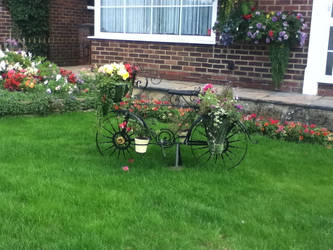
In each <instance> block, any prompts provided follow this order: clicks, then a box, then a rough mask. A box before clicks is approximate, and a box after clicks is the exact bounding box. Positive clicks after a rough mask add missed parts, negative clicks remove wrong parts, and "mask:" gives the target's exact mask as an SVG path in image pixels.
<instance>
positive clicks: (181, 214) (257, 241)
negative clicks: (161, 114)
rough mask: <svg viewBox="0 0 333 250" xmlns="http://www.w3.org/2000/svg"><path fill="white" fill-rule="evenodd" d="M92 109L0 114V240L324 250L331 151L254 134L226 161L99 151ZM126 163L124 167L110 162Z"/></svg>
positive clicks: (330, 236)
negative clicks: (244, 150)
mask: <svg viewBox="0 0 333 250" xmlns="http://www.w3.org/2000/svg"><path fill="white" fill-rule="evenodd" d="M95 129H96V119H95V116H94V114H93V113H73V114H62V115H52V116H48V117H18V118H15V117H11V118H2V119H0V138H1V144H0V159H1V161H0V249H172V250H173V249H320V250H322V249H333V185H332V183H333V150H332V149H327V148H325V147H323V146H318V145H310V144H296V143H287V142H283V141H274V140H270V139H267V138H263V137H256V139H257V140H258V142H259V143H258V144H255V145H250V146H249V152H248V155H247V157H246V159H245V160H244V161H243V162H242V164H241V165H240V166H239V167H238V168H236V169H234V170H232V171H221V170H220V169H219V168H218V167H217V166H214V165H211V164H207V165H202V166H198V165H194V162H193V161H191V155H190V154H189V153H190V152H189V151H186V150H184V153H183V155H184V159H183V160H184V168H183V169H182V170H181V171H174V170H171V169H170V168H169V166H171V165H172V164H173V163H174V154H172V152H168V153H169V154H168V158H167V159H163V158H162V156H161V154H160V150H159V149H158V148H157V147H155V148H153V147H151V148H149V150H150V151H149V152H148V153H147V154H146V155H139V156H137V155H136V156H134V158H135V162H134V163H133V164H129V163H128V162H127V159H121V160H118V159H116V158H111V157H101V156H100V155H99V153H98V152H97V149H96V146H95ZM124 165H129V167H130V171H129V172H124V171H123V170H122V166H124Z"/></svg>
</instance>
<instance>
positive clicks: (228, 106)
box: [198, 84, 242, 154]
mask: <svg viewBox="0 0 333 250" xmlns="http://www.w3.org/2000/svg"><path fill="white" fill-rule="evenodd" d="M198 105H199V109H200V113H201V114H202V115H203V124H204V125H205V130H206V135H207V138H208V145H209V146H210V151H211V152H214V153H218V154H221V153H222V151H223V149H224V145H223V143H224V142H225V138H226V136H227V134H228V133H229V132H230V130H231V129H232V127H233V125H234V123H235V122H237V121H239V119H240V117H241V114H240V109H242V106H241V105H237V102H236V100H235V99H234V98H233V94H232V91H231V89H230V88H225V89H224V90H223V92H222V93H220V94H218V93H217V90H215V89H214V88H213V85H212V84H206V85H205V86H204V88H203V90H202V92H201V93H200V94H199V99H198ZM217 148H218V149H217Z"/></svg>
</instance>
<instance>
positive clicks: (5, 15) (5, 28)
mask: <svg viewBox="0 0 333 250" xmlns="http://www.w3.org/2000/svg"><path fill="white" fill-rule="evenodd" d="M11 28H12V22H11V18H10V14H9V12H8V10H7V9H6V8H5V6H4V3H3V0H0V44H2V43H3V42H4V41H5V40H6V39H7V38H9V37H10V35H11V34H10V33H11Z"/></svg>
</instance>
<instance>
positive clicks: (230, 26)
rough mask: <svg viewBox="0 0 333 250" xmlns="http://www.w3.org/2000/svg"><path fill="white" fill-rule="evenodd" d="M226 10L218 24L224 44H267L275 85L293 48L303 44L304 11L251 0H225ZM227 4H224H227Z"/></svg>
mask: <svg viewBox="0 0 333 250" xmlns="http://www.w3.org/2000/svg"><path fill="white" fill-rule="evenodd" d="M221 2H222V8H221V9H222V11H221V12H220V13H219V17H218V22H217V23H216V24H215V26H214V28H215V30H217V31H218V32H220V41H221V43H222V44H223V45H224V46H228V45H231V44H232V43H234V42H236V41H247V42H251V43H253V44H265V45H267V46H268V47H269V58H270V61H271V65H272V66H271V72H272V81H273V83H274V85H275V89H279V88H280V86H281V83H282V82H283V79H284V75H285V71H286V67H287V65H288V61H289V57H290V50H291V48H293V47H295V46H296V45H299V46H300V47H303V46H304V44H305V42H306V39H307V34H306V33H305V32H304V30H305V29H306V28H307V25H306V23H305V20H304V17H303V15H302V14H301V13H293V12H287V11H284V12H282V11H277V12H274V11H272V12H264V11H261V10H258V9H256V7H255V5H254V2H253V1H251V0H243V1H235V0H221ZM223 7H224V8H223Z"/></svg>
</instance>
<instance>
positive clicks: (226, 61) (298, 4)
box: [92, 0, 325, 94]
mask: <svg viewBox="0 0 333 250" xmlns="http://www.w3.org/2000/svg"><path fill="white" fill-rule="evenodd" d="M258 8H259V9H262V10H265V11H277V10H283V11H290V10H294V11H298V12H301V13H302V14H303V15H304V16H305V21H306V23H307V25H308V26H309V27H310V21H311V20H310V19H311V13H312V0H258ZM306 32H307V33H309V29H308V30H307V31H306ZM307 52H308V46H307V45H306V46H305V47H304V48H295V49H293V51H292V54H291V58H290V63H289V66H288V70H287V73H286V76H285V81H284V83H283V85H282V90H284V91H291V92H301V91H302V86H303V79H304V69H305V67H306V64H307ZM112 61H126V62H132V63H137V64H140V65H142V66H143V68H145V69H154V70H158V71H159V74H160V77H161V78H165V79H169V80H173V79H176V80H185V81H195V82H201V83H207V82H213V83H222V82H223V81H229V80H230V81H232V82H234V83H235V85H237V86H242V87H251V88H260V89H272V86H273V85H272V84H271V82H272V80H271V74H270V62H269V57H268V48H267V46H264V45H260V46H254V45H251V44H238V45H234V46H232V47H230V48H225V47H223V46H220V45H215V46H214V45H196V44H171V43H152V42H128V41H116V40H113V41H111V40H93V41H92V63H97V64H103V63H108V62H112ZM228 65H229V66H233V65H234V67H233V69H232V67H228ZM324 93H325V92H324V91H322V92H321V94H324Z"/></svg>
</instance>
